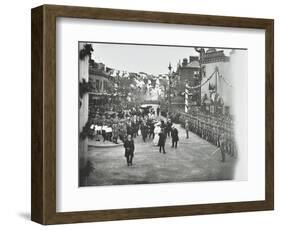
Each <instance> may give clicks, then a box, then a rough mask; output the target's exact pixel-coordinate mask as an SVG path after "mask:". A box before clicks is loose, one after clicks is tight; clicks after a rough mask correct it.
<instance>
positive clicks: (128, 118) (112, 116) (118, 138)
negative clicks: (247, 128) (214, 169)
mask: <svg viewBox="0 0 281 230" xmlns="http://www.w3.org/2000/svg"><path fill="white" fill-rule="evenodd" d="M181 119H183V122H182V124H183V126H184V128H185V130H186V138H189V131H191V132H193V133H195V134H196V135H198V136H200V137H201V138H202V139H205V140H206V141H208V142H210V143H212V144H213V145H215V146H217V147H218V148H220V150H221V154H222V161H223V162H224V161H225V154H228V155H230V156H232V157H233V156H236V155H237V149H236V145H235V140H234V134H233V123H232V119H229V118H226V117H212V116H206V115H204V114H196V115H194V114H184V115H183V117H182V118H181ZM90 123H91V125H90V129H91V135H90V138H91V139H92V140H95V141H102V142H105V141H109V142H112V143H115V144H119V143H122V144H123V146H124V148H125V157H126V159H127V165H128V166H131V165H132V160H133V155H134V150H135V147H134V138H136V137H137V136H141V138H142V141H143V142H147V140H149V139H150V140H152V143H153V144H154V145H155V146H158V147H159V152H160V153H163V154H165V153H166V150H165V143H166V139H167V137H171V147H172V148H177V147H178V141H179V136H178V130H177V129H176V128H175V126H174V125H173V123H172V121H171V120H170V119H161V116H160V108H159V107H158V108H157V109H153V108H148V109H147V108H145V109H143V108H136V107H132V108H126V109H121V110H119V111H117V112H111V113H106V112H103V113H96V114H95V115H94V116H93V117H92V118H91V119H90Z"/></svg>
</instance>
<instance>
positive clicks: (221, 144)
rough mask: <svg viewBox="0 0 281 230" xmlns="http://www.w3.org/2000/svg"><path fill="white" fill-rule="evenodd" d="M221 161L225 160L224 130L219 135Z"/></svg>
mask: <svg viewBox="0 0 281 230" xmlns="http://www.w3.org/2000/svg"><path fill="white" fill-rule="evenodd" d="M220 150H221V162H225V153H226V139H225V134H224V132H223V133H222V134H221V135H220Z"/></svg>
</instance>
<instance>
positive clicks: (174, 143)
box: [171, 125, 179, 148]
mask: <svg viewBox="0 0 281 230" xmlns="http://www.w3.org/2000/svg"><path fill="white" fill-rule="evenodd" d="M171 136H172V148H174V147H175V148H177V147H178V141H179V132H178V130H177V128H176V127H175V126H174V125H173V126H172V131H171Z"/></svg>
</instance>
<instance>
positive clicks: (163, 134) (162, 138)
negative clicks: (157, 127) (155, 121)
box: [158, 128, 166, 154]
mask: <svg viewBox="0 0 281 230" xmlns="http://www.w3.org/2000/svg"><path fill="white" fill-rule="evenodd" d="M165 142H166V132H165V131H164V129H163V128H161V132H160V133H159V142H158V145H159V152H160V153H161V150H163V154H165V153H166V151H165Z"/></svg>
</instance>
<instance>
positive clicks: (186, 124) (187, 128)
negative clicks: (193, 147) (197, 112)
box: [185, 119, 189, 139]
mask: <svg viewBox="0 0 281 230" xmlns="http://www.w3.org/2000/svg"><path fill="white" fill-rule="evenodd" d="M185 132H186V139H188V138H189V124H188V119H186V120H185Z"/></svg>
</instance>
